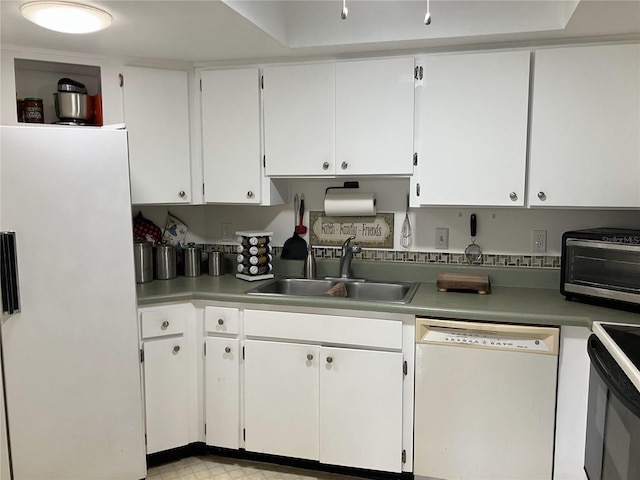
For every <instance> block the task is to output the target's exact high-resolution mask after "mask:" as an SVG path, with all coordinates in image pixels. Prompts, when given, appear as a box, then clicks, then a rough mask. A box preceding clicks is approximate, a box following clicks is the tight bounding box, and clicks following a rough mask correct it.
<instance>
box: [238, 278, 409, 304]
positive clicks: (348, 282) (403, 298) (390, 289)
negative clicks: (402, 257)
mask: <svg viewBox="0 0 640 480" xmlns="http://www.w3.org/2000/svg"><path fill="white" fill-rule="evenodd" d="M339 283H342V284H344V287H345V289H346V298H348V299H349V298H350V299H354V300H367V301H374V302H395V303H409V302H410V301H411V299H412V298H413V295H414V294H415V293H416V290H417V289H418V283H417V282H378V281H372V280H360V279H358V280H353V279H332V278H325V279H316V280H310V279H306V278H288V277H278V278H275V279H273V280H270V281H268V282H265V283H262V284H260V285H258V286H257V287H255V288H252V289H251V290H249V291H248V292H247V293H248V294H250V295H282V296H303V297H324V296H327V297H328V296H330V295H329V294H328V291H329V290H330V289H331V288H332V287H334V286H336V285H337V284H339ZM343 291H344V290H343Z"/></svg>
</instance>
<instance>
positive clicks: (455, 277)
mask: <svg viewBox="0 0 640 480" xmlns="http://www.w3.org/2000/svg"><path fill="white" fill-rule="evenodd" d="M436 286H437V287H438V291H439V292H448V291H451V290H456V291H466V292H476V293H479V294H480V295H485V294H487V293H491V283H490V282H489V275H479V274H473V273H446V272H442V273H440V274H439V275H438V280H437V282H436Z"/></svg>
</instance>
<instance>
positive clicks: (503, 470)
mask: <svg viewBox="0 0 640 480" xmlns="http://www.w3.org/2000/svg"><path fill="white" fill-rule="evenodd" d="M559 336H560V329H559V328H556V327H531V326H523V325H505V324H497V323H496V324H494V323H477V322H465V321H456V320H440V319H433V318H417V319H416V359H415V361H416V366H415V375H416V377H415V417H414V422H415V429H414V436H415V438H414V474H415V478H416V480H421V479H426V478H429V479H433V478H436V479H447V480H454V479H469V480H499V479H504V480H525V479H526V480H544V479H551V478H552V475H553V445H554V427H555V406H556V379H557V371H558V344H559Z"/></svg>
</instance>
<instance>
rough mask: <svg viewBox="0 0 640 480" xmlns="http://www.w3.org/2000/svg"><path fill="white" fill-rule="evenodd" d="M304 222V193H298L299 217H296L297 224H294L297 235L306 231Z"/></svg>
mask: <svg viewBox="0 0 640 480" xmlns="http://www.w3.org/2000/svg"><path fill="white" fill-rule="evenodd" d="M303 223H304V194H302V195H300V217H299V218H298V224H297V225H296V228H295V232H296V233H297V234H298V235H304V234H305V233H307V227H305V226H304V225H303Z"/></svg>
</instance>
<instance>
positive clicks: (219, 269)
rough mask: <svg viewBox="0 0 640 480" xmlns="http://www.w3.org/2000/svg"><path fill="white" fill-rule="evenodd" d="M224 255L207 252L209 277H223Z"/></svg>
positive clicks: (217, 252)
mask: <svg viewBox="0 0 640 480" xmlns="http://www.w3.org/2000/svg"><path fill="white" fill-rule="evenodd" d="M223 262H224V255H223V253H222V252H219V251H217V250H216V251H215V252H209V275H211V276H212V277H219V276H221V275H224V263H223Z"/></svg>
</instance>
